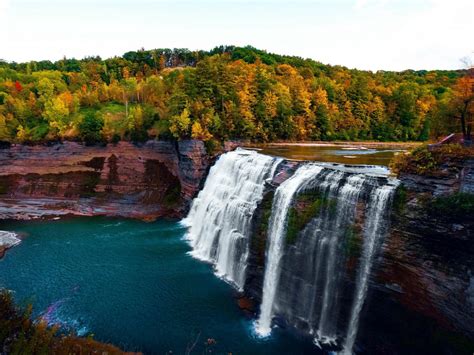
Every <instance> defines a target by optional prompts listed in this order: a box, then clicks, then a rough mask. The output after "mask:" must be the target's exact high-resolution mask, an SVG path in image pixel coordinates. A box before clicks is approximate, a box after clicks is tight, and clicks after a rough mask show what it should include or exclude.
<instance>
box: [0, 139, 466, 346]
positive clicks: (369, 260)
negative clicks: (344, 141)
mask: <svg viewBox="0 0 474 355" xmlns="http://www.w3.org/2000/svg"><path fill="white" fill-rule="evenodd" d="M233 148H235V146H230V145H227V146H226V147H224V149H223V151H230V150H233ZM216 158H217V160H216ZM214 162H215V164H214ZM445 170H446V172H445V174H443V175H442V176H441V177H430V178H426V177H420V176H417V175H410V174H402V175H400V176H399V177H398V178H395V177H393V176H391V175H390V173H389V171H388V169H386V168H383V167H375V166H355V165H341V164H330V163H314V162H296V161H292V160H288V159H282V158H276V157H272V156H268V155H263V154H259V153H257V152H255V151H249V150H242V149H237V150H235V151H231V152H228V153H225V154H222V155H220V156H219V157H217V156H214V155H209V154H208V153H207V152H206V149H205V146H204V144H203V143H202V142H199V141H179V142H177V143H173V142H165V141H149V142H146V143H143V144H141V145H134V144H131V143H126V142H121V143H118V144H117V145H107V146H104V147H98V146H93V147H87V146H83V145H80V144H77V143H71V142H65V143H63V144H60V145H53V146H32V147H29V146H20V145H18V146H12V147H10V148H5V149H1V150H0V218H1V219H35V218H53V217H56V216H62V215H84V216H93V215H105V216H121V217H131V218H138V219H144V220H154V219H156V218H160V217H173V218H183V217H186V218H185V219H184V220H183V224H185V225H186V226H187V227H188V232H187V235H186V238H187V240H188V242H189V244H190V245H191V247H192V248H193V250H192V252H191V255H193V256H194V257H196V258H198V259H200V260H203V261H205V262H208V263H210V264H212V265H213V267H214V270H215V272H216V274H217V276H219V277H221V278H223V279H224V280H226V281H227V282H228V283H230V284H231V285H232V286H234V287H235V289H236V292H237V293H238V295H239V297H240V299H239V304H242V305H245V306H244V308H245V309H246V313H247V314H250V316H251V317H253V318H254V319H255V329H256V332H257V333H258V334H260V335H261V336H266V335H268V334H269V333H270V332H271V331H272V328H273V326H274V325H275V324H276V325H278V326H279V327H282V328H285V329H288V330H291V331H296V332H297V333H299V334H303V335H304V336H307V337H309V338H310V339H311V340H312V341H313V342H314V343H315V344H316V345H317V346H319V347H322V348H324V349H326V350H338V351H343V352H345V353H351V352H353V351H356V352H368V353H407V352H422V353H423V352H425V353H426V352H437V350H440V352H447V353H449V352H451V353H452V352H454V353H469V352H472V349H473V347H474V345H473V344H474V341H473V339H474V333H473V329H472V324H474V261H473V259H472V255H473V252H474V240H473V238H474V237H473V233H474V221H473V220H472V218H471V217H470V216H459V218H452V217H449V216H448V215H447V214H446V215H443V213H442V211H433V209H431V208H430V205H432V204H433V203H434V201H435V200H436V199H437V198H440V197H445V196H451V195H454V194H456V193H458V192H471V193H472V191H473V190H474V183H473V180H472V176H473V174H474V163H473V161H472V160H467V161H466V162H465V163H464V164H461V165H459V166H457V167H452V166H450V167H447V168H446V169H445ZM193 198H194V200H193ZM188 211H189V213H188Z"/></svg>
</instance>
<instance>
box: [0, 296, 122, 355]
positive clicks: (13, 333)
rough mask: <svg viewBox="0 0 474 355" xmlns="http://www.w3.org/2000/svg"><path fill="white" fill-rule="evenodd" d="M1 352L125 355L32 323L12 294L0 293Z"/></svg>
mask: <svg viewBox="0 0 474 355" xmlns="http://www.w3.org/2000/svg"><path fill="white" fill-rule="evenodd" d="M0 350H1V353H5V354H124V352H123V351H121V350H119V349H118V348H116V347H114V346H112V345H109V344H103V343H100V342H98V341H95V340H93V339H92V338H78V337H75V336H72V335H61V334H59V333H58V329H57V328H56V327H48V326H47V325H46V324H45V323H44V322H42V321H32V320H31V307H28V308H27V309H26V310H23V309H20V308H18V307H17V306H15V305H14V303H13V300H12V297H11V294H10V293H9V292H7V291H4V290H3V291H0Z"/></svg>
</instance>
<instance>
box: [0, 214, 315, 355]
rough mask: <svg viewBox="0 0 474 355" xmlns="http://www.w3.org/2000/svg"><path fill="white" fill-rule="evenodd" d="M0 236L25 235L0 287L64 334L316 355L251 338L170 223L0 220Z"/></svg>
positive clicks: (144, 345)
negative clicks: (1, 233)
mask: <svg viewBox="0 0 474 355" xmlns="http://www.w3.org/2000/svg"><path fill="white" fill-rule="evenodd" d="M0 230H11V231H16V232H19V233H21V234H23V235H24V236H25V237H24V240H23V241H22V243H21V244H20V245H19V246H17V247H15V248H12V249H11V250H9V251H8V252H7V254H6V256H5V258H3V259H2V260H0V287H5V288H8V289H11V290H13V291H14V296H15V299H16V301H17V302H19V303H20V304H27V303H32V304H33V306H34V315H35V316H40V315H41V316H43V317H44V318H45V319H47V320H48V321H50V322H52V323H59V324H61V325H62V326H63V328H64V329H67V330H69V331H74V332H77V333H79V334H80V335H87V334H94V337H95V338H96V339H98V340H101V341H106V342H111V343H113V344H116V345H119V346H121V347H122V348H124V349H127V350H139V351H143V352H145V353H147V354H164V353H166V352H167V351H170V350H171V351H173V353H174V354H183V353H185V351H186V347H187V345H188V344H190V343H192V342H193V340H194V339H196V337H197V336H198V335H199V340H198V341H197V345H196V347H195V349H194V351H193V352H192V353H193V354H201V353H202V352H203V350H204V349H205V346H204V343H205V342H206V340H207V339H208V338H213V339H215V340H216V342H217V343H216V345H214V346H213V353H217V354H225V353H228V352H232V353H233V354H309V353H313V354H314V353H317V348H315V347H314V345H312V344H311V342H310V341H309V340H308V339H299V338H297V337H296V336H294V335H292V334H290V333H289V332H284V331H282V330H280V329H277V330H275V331H274V332H273V335H272V337H271V338H270V339H267V340H261V339H258V338H256V337H255V336H254V334H253V327H252V322H253V320H252V319H249V318H247V317H246V316H245V315H244V313H243V312H242V311H241V310H240V309H239V308H238V306H237V302H236V300H235V298H234V297H235V293H234V291H233V289H232V288H231V287H230V286H229V285H228V284H226V283H225V282H223V281H222V280H220V279H218V278H216V277H215V276H214V275H213V273H212V269H211V267H210V266H209V265H207V264H204V263H202V262H199V261H197V260H195V259H193V258H192V257H190V256H189V255H187V252H188V251H189V250H190V248H189V247H188V245H187V244H186V242H185V241H184V240H183V239H182V236H183V234H184V232H185V230H184V229H183V228H182V227H181V225H180V224H179V223H178V222H176V221H158V222H155V223H144V222H139V221H132V220H120V219H106V218H76V219H67V220H60V221H42V222H41V221H34V222H31V221H30V222H5V221H3V222H1V221H0Z"/></svg>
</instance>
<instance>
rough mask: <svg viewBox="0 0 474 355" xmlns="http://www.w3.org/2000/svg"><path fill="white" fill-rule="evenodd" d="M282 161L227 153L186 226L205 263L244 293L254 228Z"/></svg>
mask: <svg viewBox="0 0 474 355" xmlns="http://www.w3.org/2000/svg"><path fill="white" fill-rule="evenodd" d="M280 161H281V159H276V158H273V157H270V156H267V155H262V154H258V153H257V152H255V151H249V150H244V149H237V150H236V151H233V152H229V153H226V154H223V155H222V156H221V157H220V158H219V159H218V161H217V162H216V164H215V165H214V166H213V167H212V168H211V170H210V172H209V176H208V178H207V179H206V183H205V185H204V188H203V189H202V191H201V192H200V193H199V194H198V196H197V197H196V198H195V199H194V201H193V203H192V206H191V210H190V212H189V214H188V216H187V218H186V219H185V220H183V223H184V224H185V225H187V226H189V230H188V234H187V236H186V238H187V239H188V240H189V242H190V244H191V246H192V247H193V251H192V252H191V254H192V255H193V256H194V257H196V258H198V259H201V260H205V261H207V262H211V263H214V265H215V269H216V273H217V274H218V275H219V276H221V277H223V278H224V279H225V280H227V281H230V282H231V283H233V284H234V285H235V286H237V287H238V288H239V289H240V290H242V289H243V286H244V282H245V269H246V260H247V257H248V237H249V233H250V231H249V229H250V223H251V220H252V216H253V213H254V211H255V209H256V208H257V204H258V203H259V202H260V201H261V199H262V196H263V192H264V187H265V180H266V179H267V178H271V177H272V175H273V173H274V172H275V168H276V165H278V164H279V162H280Z"/></svg>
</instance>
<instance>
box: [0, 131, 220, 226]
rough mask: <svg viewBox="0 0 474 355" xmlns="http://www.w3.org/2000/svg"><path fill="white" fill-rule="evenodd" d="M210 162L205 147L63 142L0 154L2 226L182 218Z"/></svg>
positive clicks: (165, 143) (14, 148) (190, 142)
mask: <svg viewBox="0 0 474 355" xmlns="http://www.w3.org/2000/svg"><path fill="white" fill-rule="evenodd" d="M212 160H213V159H212V157H210V156H209V155H208V154H207V153H206V149H205V147H204V144H203V142H201V141H195V140H188V141H179V142H171V141H148V142H146V143H143V144H139V145H135V144H132V143H129V142H120V143H118V144H115V145H114V144H109V145H107V146H103V147H102V146H84V145H81V144H79V143H74V142H64V143H62V144H56V145H52V146H23V145H13V146H11V147H7V148H5V149H0V218H1V219H8V218H12V219H30V218H39V217H45V216H55V215H66V214H71V215H87V216H92V215H108V216H124V217H133V218H140V219H147V220H151V219H155V218H157V217H163V216H166V217H182V216H183V215H184V214H185V213H186V211H187V208H188V206H189V203H190V201H191V200H192V198H193V197H194V195H195V194H196V193H197V192H198V190H199V189H200V187H201V184H202V182H203V179H204V178H205V175H206V173H207V170H208V168H209V165H210V164H211V162H212Z"/></svg>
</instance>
